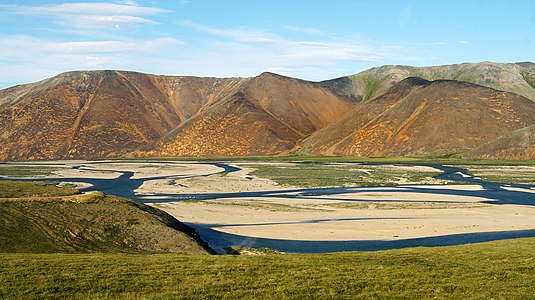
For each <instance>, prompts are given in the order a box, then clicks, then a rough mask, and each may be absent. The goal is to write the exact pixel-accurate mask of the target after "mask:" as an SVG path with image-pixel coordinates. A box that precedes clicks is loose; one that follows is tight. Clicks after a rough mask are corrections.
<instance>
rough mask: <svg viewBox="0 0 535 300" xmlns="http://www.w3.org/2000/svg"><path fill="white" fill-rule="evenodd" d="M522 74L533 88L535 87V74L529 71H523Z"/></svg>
mask: <svg viewBox="0 0 535 300" xmlns="http://www.w3.org/2000/svg"><path fill="white" fill-rule="evenodd" d="M520 74H521V75H522V78H524V80H525V81H526V82H527V83H528V84H529V85H530V86H531V87H532V88H533V89H535V74H533V73H530V72H528V71H521V72H520Z"/></svg>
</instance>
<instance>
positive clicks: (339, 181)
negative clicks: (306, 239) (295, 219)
mask: <svg viewBox="0 0 535 300" xmlns="http://www.w3.org/2000/svg"><path fill="white" fill-rule="evenodd" d="M251 167H252V168H254V169H256V170H255V171H253V172H252V173H251V174H252V175H255V176H258V177H262V178H269V179H271V180H274V181H276V182H278V183H279V184H281V185H283V186H298V187H328V186H385V185H390V186H391V185H396V184H398V181H399V180H400V179H405V180H407V181H410V182H414V183H417V182H423V181H428V180H431V179H432V177H433V176H436V175H439V174H441V172H418V171H409V170H401V169H397V168H395V167H391V166H371V165H360V166H359V165H324V164H298V165H252V166H251Z"/></svg>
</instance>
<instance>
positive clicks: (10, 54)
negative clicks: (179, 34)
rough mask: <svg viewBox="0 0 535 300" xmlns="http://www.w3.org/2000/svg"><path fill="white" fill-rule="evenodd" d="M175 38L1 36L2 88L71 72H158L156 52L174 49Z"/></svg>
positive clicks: (0, 65)
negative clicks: (66, 39) (71, 39)
mask: <svg viewBox="0 0 535 300" xmlns="http://www.w3.org/2000/svg"><path fill="white" fill-rule="evenodd" d="M180 45H182V41H180V40H177V39H174V38H157V39H150V40H108V41H77V42H56V41H49V40H41V39H37V38H34V37H31V36H8V37H0V55H1V57H2V59H1V60H0V69H2V72H0V86H1V87H7V86H9V85H13V84H15V83H22V82H30V81H36V80H40V79H43V78H44V77H50V76H53V75H56V74H58V73H61V72H65V71H67V70H80V69H129V70H147V71H149V70H150V69H149V68H150V67H152V68H153V70H156V67H157V66H158V65H159V64H160V62H159V59H160V58H159V57H158V56H157V55H154V53H159V52H161V51H167V50H170V49H174V48H175V47H177V46H180Z"/></svg>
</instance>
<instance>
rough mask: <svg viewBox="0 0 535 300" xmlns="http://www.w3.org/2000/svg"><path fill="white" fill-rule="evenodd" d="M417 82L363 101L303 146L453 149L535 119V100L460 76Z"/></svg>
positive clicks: (344, 151) (362, 152)
mask: <svg viewBox="0 0 535 300" xmlns="http://www.w3.org/2000/svg"><path fill="white" fill-rule="evenodd" d="M417 83H418V84H415V83H414V82H407V81H402V82H401V83H399V84H398V85H395V86H394V87H392V88H391V89H390V91H389V92H387V93H386V94H384V95H382V96H379V97H377V98H375V99H373V100H371V101H368V102H366V103H364V104H362V105H359V106H357V107H356V108H355V110H354V111H352V112H351V113H348V114H347V115H346V116H344V117H343V118H342V119H341V120H340V121H339V122H337V123H334V124H332V125H331V126H328V127H326V128H325V129H323V130H320V131H318V132H317V133H315V134H314V135H312V136H311V137H310V138H309V139H307V140H305V141H304V142H303V144H302V145H301V149H302V151H306V152H307V153H309V154H320V155H332V154H335V155H356V156H400V155H401V156H405V155H421V154H446V153H448V154H449V153H455V152H463V151H468V150H472V149H475V148H476V147H478V146H480V145H482V144H484V143H486V142H489V141H491V140H493V139H496V138H498V137H500V136H502V135H504V134H507V133H509V132H511V131H514V130H517V129H520V128H523V127H526V126H529V125H531V124H535V103H534V102H533V101H530V100H528V99H526V98H524V97H521V96H519V95H516V94H512V93H507V92H502V91H498V90H494V89H491V88H486V87H482V86H479V85H475V84H470V83H465V82H458V81H444V80H439V81H434V82H431V83H426V82H423V81H422V82H417ZM341 128H342V129H341ZM339 133H340V134H339Z"/></svg>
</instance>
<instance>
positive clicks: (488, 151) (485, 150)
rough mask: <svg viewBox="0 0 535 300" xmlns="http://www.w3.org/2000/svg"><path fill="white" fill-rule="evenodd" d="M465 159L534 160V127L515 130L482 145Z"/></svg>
mask: <svg viewBox="0 0 535 300" xmlns="http://www.w3.org/2000/svg"><path fill="white" fill-rule="evenodd" d="M467 157H471V158H483V159H519V160H522V159H531V160H535V125H531V126H528V127H525V128H521V129H518V130H515V131H513V132H510V133H507V134H505V135H504V136H501V137H499V138H497V139H494V140H492V141H490V142H488V143H486V144H483V145H481V146H479V147H477V148H476V149H474V150H473V151H471V152H470V153H468V155H467Z"/></svg>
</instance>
